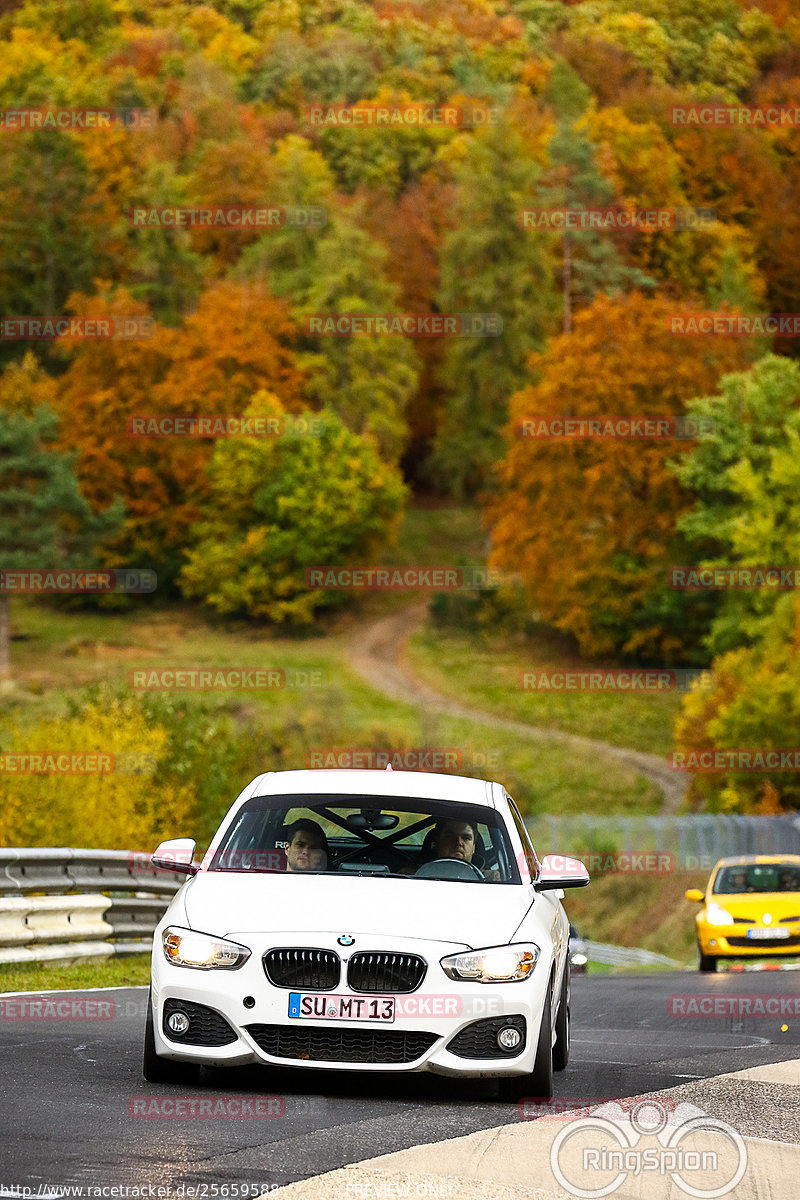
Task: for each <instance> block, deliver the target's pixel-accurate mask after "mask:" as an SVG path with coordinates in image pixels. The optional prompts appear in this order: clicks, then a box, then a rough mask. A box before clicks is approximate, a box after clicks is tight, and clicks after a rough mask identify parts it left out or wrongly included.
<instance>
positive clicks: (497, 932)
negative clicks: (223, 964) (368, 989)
mask: <svg viewBox="0 0 800 1200" xmlns="http://www.w3.org/2000/svg"><path fill="white" fill-rule="evenodd" d="M183 899H184V903H185V906H186V916H187V920H188V923H189V926H190V928H192V929H197V930H201V931H202V932H204V933H213V934H216V935H217V936H220V937H225V936H227V935H229V934H231V933H233V932H236V933H239V934H241V933H267V932H269V933H273V932H275V933H277V932H279V933H282V934H283V933H306V932H307V933H320V932H324V931H328V932H330V933H332V934H334V935H336V936H339V935H340V934H342V933H351V934H354V935H355V934H358V933H361V934H380V935H385V936H387V937H392V936H394V937H404V938H408V937H411V938H415V937H416V938H421V939H424V940H426V941H434V942H437V941H440V942H458V943H459V944H462V945H466V946H470V947H477V946H492V945H500V944H502V943H504V942H507V941H508V940H509V939H510V938H511V937H512V935H513V933H514V931H515V930H516V929H517V927H518V925H519V923H520V921H521V920H522V918H523V916H524V915H525V913H526V912H527V911H528V908H529V907H530V904H531V892H530V889H529V888H526V887H524V886H522V885H513V884H509V885H505V884H488V885H481V884H477V883H476V884H470V883H454V882H449V881H447V882H446V881H444V880H427V879H426V880H423V879H387V878H380V879H368V878H365V877H363V876H360V877H359V878H357V879H339V878H336V877H335V876H330V875H326V876H322V875H304V876H301V875H291V874H290V875H277V874H266V873H265V874H262V875H249V874H244V873H243V872H222V871H219V872H218V871H210V872H209V871H202V872H200V874H198V875H196V876H195V877H194V878H193V879H192V880H191V881H190V882H189V884H188V886H187V888H186V890H185V892H184V895H183Z"/></svg>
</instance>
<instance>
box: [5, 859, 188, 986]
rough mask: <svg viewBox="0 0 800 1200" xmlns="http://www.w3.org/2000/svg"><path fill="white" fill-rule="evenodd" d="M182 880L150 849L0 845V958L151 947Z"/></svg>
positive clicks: (95, 953)
mask: <svg viewBox="0 0 800 1200" xmlns="http://www.w3.org/2000/svg"><path fill="white" fill-rule="evenodd" d="M182 883H183V878H182V877H179V876H175V875H174V874H173V873H172V872H170V871H160V870H158V869H157V868H156V867H153V866H151V864H150V856H149V854H145V853H134V852H130V851H127V850H74V849H67V848H62V847H52V848H51V847H47V848H42V849H32V850H28V849H0V963H15V962H37V961H49V960H56V959H73V958H90V957H92V958H96V957H108V956H110V955H113V954H120V953H124V954H144V953H149V951H150V946H151V940H152V934H153V930H154V929H155V927H156V925H157V924H158V922H159V920H160V918H161V915H162V913H163V912H164V910H165V908H166V907H167V905H168V904H169V902H170V900H171V898H172V896H173V895H174V894H175V892H176V891H177V890H178V888H179V887H180V886H181V884H182ZM75 893H77V894H75ZM137 939H144V940H137Z"/></svg>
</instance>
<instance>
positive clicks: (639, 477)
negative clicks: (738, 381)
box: [488, 292, 747, 661]
mask: <svg viewBox="0 0 800 1200" xmlns="http://www.w3.org/2000/svg"><path fill="white" fill-rule="evenodd" d="M679 307H683V308H685V307H686V305H685V304H684V305H682V306H679V305H676V304H675V303H674V302H670V301H669V300H667V299H665V298H663V297H658V298H654V299H645V298H644V297H643V296H642V295H641V294H639V293H635V292H634V293H632V294H631V295H629V296H626V297H624V298H619V299H614V300H611V299H609V298H608V297H606V296H598V297H597V298H596V299H595V301H594V302H593V303H592V305H591V306H590V307H588V308H586V309H584V310H583V311H581V312H580V313H579V314H577V316H576V319H575V327H574V331H573V333H572V334H567V335H562V336H561V337H558V338H555V339H554V340H553V341H552V342H551V343H550V345H549V346H548V349H547V350H546V352H545V353H544V354H542V355H534V356H532V358H531V366H532V367H533V368H534V370H535V371H536V372H537V375H538V381H537V382H536V383H534V384H533V385H531V386H528V387H525V388H523V389H522V390H521V391H519V392H517V394H516V395H515V396H514V397H513V398H512V400H511V409H510V414H511V424H510V425H509V426H508V427H507V429H506V438H507V441H508V448H507V453H506V457H505V459H504V460H503V461H502V463H501V464H500V466H499V478H500V487H501V491H500V493H499V494H498V496H497V497H496V498H495V499H493V500H492V501H490V505H489V509H488V520H489V523H490V525H491V530H492V540H493V551H492V555H491V559H490V561H491V563H492V565H494V566H497V567H500V568H501V569H503V570H506V571H509V572H521V574H522V577H523V580H524V582H525V585H526V590H527V592H528V595H529V598H530V600H531V601H532V603H533V606H534V608H535V609H536V610H537V611H538V614H539V615H540V616H541V617H542V618H543V619H544V620H546V621H548V622H550V623H552V624H553V625H556V626H557V627H558V628H560V629H563V630H565V631H567V632H569V633H571V634H573V635H574V636H575V637H576V638H577V640H578V642H579V644H580V647H581V649H582V651H583V652H584V653H587V654H590V655H608V654H622V655H625V656H639V657H640V658H641V659H642V660H643V661H646V660H650V661H653V660H656V659H660V660H661V661H664V660H665V659H669V658H673V659H674V658H675V657H676V656H680V655H681V654H687V653H689V652H691V651H692V650H693V648H694V647H695V646H696V643H697V639H698V635H699V634H701V633H702V632H703V629H704V626H705V622H704V620H703V617H704V614H703V611H702V604H703V603H707V601H706V600H705V598H702V600H701V601H700V602H698V608H697V611H694V612H693V615H692V618H691V620H689V621H687V616H688V614H687V606H690V605H692V604H694V603H695V602H694V601H693V600H692V598H691V597H690V596H688V595H687V594H685V593H676V592H670V591H669V589H668V587H667V583H666V576H667V568H668V566H669V565H671V564H679V563H681V562H682V561H686V560H685V559H682V558H681V554H682V553H683V554H685V553H686V551H685V549H682V543H681V542H680V539H679V537H678V535H677V534H676V532H675V522H676V519H677V517H678V516H679V515H680V514H681V513H682V512H683V511H685V509H686V508H687V507H688V506H689V504H690V496H689V494H688V493H687V492H686V491H684V490H683V489H682V488H681V486H680V485H679V484H678V482H677V480H676V479H675V477H674V476H673V475H671V474H670V473H669V472H668V471H667V465H666V464H667V461H668V459H670V458H671V457H672V456H673V455H674V454H675V452H676V449H677V448H678V446H679V445H680V443H677V442H675V441H674V440H660V441H657V440H638V439H637V440H622V439H620V438H616V439H613V440H612V439H604V440H600V439H594V440H563V441H553V440H537V439H535V438H534V437H529V436H521V431H522V430H523V429H524V428H527V430H528V432H529V433H530V432H531V426H527V427H525V426H523V424H522V423H523V422H524V421H526V420H530V419H532V418H534V417H538V416H544V417H551V418H552V417H561V416H572V417H579V418H580V417H583V418H588V417H612V416H619V417H643V416H654V417H656V416H658V417H676V416H680V415H682V414H683V413H684V405H685V402H686V401H687V400H689V399H691V398H692V397H694V396H697V395H703V394H704V393H705V392H707V390H708V388H709V387H712V388H713V387H714V386H715V384H716V382H717V380H718V379H719V378H720V376H721V375H723V374H725V373H726V372H729V371H732V370H735V369H737V368H739V366H740V365H741V364H742V363H743V362H745V361H746V355H747V349H746V347H745V346H743V344H742V342H741V341H736V340H734V339H727V338H715V339H713V340H709V339H705V338H692V337H677V336H674V335H672V334H671V333H670V332H668V324H667V320H668V317H669V315H670V314H672V313H674V312H675V311H676V310H677V309H678V308H679ZM533 428H534V429H535V428H536V425H534V427H533Z"/></svg>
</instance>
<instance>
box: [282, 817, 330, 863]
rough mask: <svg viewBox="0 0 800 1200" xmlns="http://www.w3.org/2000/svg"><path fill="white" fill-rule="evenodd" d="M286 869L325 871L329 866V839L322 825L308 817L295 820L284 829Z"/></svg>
mask: <svg viewBox="0 0 800 1200" xmlns="http://www.w3.org/2000/svg"><path fill="white" fill-rule="evenodd" d="M284 835H285V837H286V870H287V871H291V872H297V871H325V870H326V869H327V866H328V839H327V838H326V837H325V833H324V831H323V829H322V826H321V825H318V824H317V822H316V821H312V820H310V819H309V818H308V817H301V818H300V820H299V821H293V822H292V824H291V825H288V826H287V827H286V829H285V830H284Z"/></svg>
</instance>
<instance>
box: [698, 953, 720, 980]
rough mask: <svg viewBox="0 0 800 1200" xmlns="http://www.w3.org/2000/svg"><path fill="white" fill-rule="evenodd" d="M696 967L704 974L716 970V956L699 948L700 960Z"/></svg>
mask: <svg viewBox="0 0 800 1200" xmlns="http://www.w3.org/2000/svg"><path fill="white" fill-rule="evenodd" d="M697 969H698V970H699V971H702V973H703V974H704V975H706V974H710V973H711V972H712V971H716V969H717V960H716V957H715V956H714V955H713V954H703V951H702V950H700V962H699V963H698V968H697Z"/></svg>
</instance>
